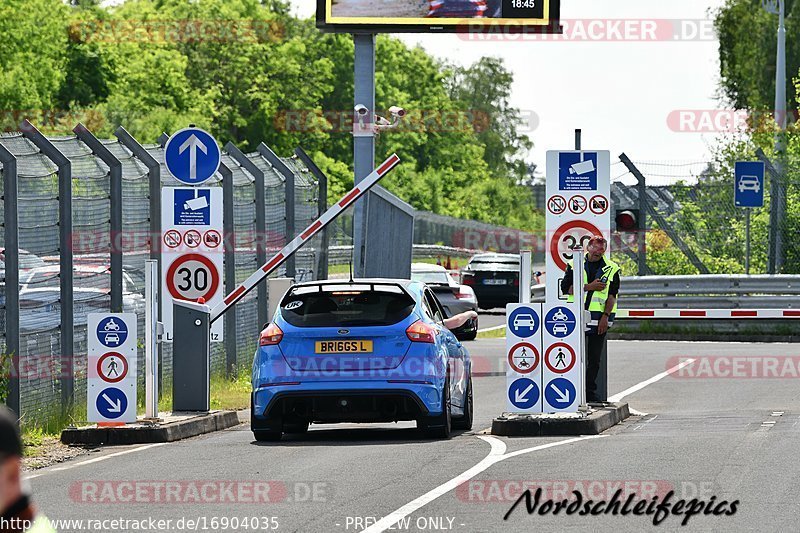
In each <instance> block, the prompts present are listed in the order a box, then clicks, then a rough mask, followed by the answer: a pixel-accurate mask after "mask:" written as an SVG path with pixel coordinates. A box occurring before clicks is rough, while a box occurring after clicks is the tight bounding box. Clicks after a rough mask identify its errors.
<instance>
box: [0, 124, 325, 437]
mask: <svg viewBox="0 0 800 533" xmlns="http://www.w3.org/2000/svg"><path fill="white" fill-rule="evenodd" d="M77 130H78V128H76V131H77ZM123 131H124V130H123ZM84 135H86V134H84ZM88 135H89V136H90V137H91V139H94V137H93V136H91V134H90V133H89V134H88ZM117 135H118V139H114V140H102V141H97V140H96V139H94V141H97V142H98V144H99V145H101V147H103V148H105V149H107V150H108V152H110V154H111V158H112V159H113V160H114V161H113V164H114V165H119V167H120V168H121V172H120V174H121V180H120V184H121V190H120V191H119V192H115V189H114V183H115V181H114V175H113V172H112V171H111V169H110V167H109V165H108V164H107V163H106V162H104V160H103V158H102V157H101V155H100V154H99V153H97V152H98V151H100V150H102V148H96V149H95V150H93V149H92V148H90V147H89V146H88V145H87V142H89V141H88V140H87V142H84V140H82V139H84V137H82V136H81V134H80V133H79V134H78V135H77V136H69V137H54V138H45V137H43V136H42V135H41V134H40V133H39V132H38V130H36V129H35V128H32V127H31V128H30V129H29V130H25V131H24V132H22V133H4V134H0V164H2V167H0V172H2V178H3V179H2V180H0V187H2V196H3V202H2V203H1V204H0V205H2V207H0V209H2V213H3V216H2V217H0V224H2V228H1V229H2V231H0V248H2V250H0V259H2V274H0V276H2V278H1V279H2V283H0V323H1V325H2V327H0V343H1V344H2V354H3V356H2V359H0V364H2V365H3V366H4V368H3V370H4V372H3V374H2V375H3V381H2V382H0V399H2V400H3V401H4V402H6V403H8V404H9V405H10V406H11V407H13V408H14V409H16V410H17V411H18V412H19V413H20V416H21V418H22V420H23V423H25V424H32V425H45V426H46V425H48V424H49V423H50V422H51V421H52V422H53V424H52V425H56V424H59V423H63V421H65V420H66V421H73V422H75V423H80V422H82V421H84V420H85V418H86V416H85V403H86V361H87V359H86V353H87V331H86V323H87V315H88V313H92V312H109V311H112V310H114V311H125V312H135V313H136V314H137V318H138V322H139V323H138V331H139V337H140V339H139V350H138V359H139V360H138V365H137V368H138V379H139V382H140V387H141V388H142V390H143V386H144V368H145V365H144V343H143V337H144V308H145V297H144V269H145V261H146V260H147V259H149V258H151V257H158V254H159V252H158V248H159V245H160V239H161V236H160V231H159V230H156V231H154V228H159V227H160V224H159V221H160V213H156V212H154V211H153V209H154V206H157V205H159V204H160V193H161V191H160V189H161V187H173V186H182V184H181V183H179V182H178V181H177V180H175V179H174V178H172V176H171V175H170V174H169V172H168V171H167V170H166V167H165V166H164V149H163V143H164V142H165V141H166V137H162V139H160V141H161V143H159V144H151V145H140V144H139V143H138V142H136V141H135V140H134V139H132V138H130V137H129V136H126V135H121V134H120V132H119V131H118V132H117ZM89 144H91V143H89ZM137 154H138V155H137ZM6 156H7V157H6ZM244 157H246V158H247V160H248V161H249V162H251V163H252V164H253V165H255V167H256V169H257V170H259V171H261V172H263V174H264V188H263V191H258V190H257V188H256V179H255V177H254V175H253V174H252V173H250V172H248V171H247V170H246V168H244V166H243V165H242V164H240V163H241V162H240V161H238V160H237V159H236V158H234V157H232V155H231V154H230V153H227V152H224V153H223V157H222V164H221V166H224V167H226V168H227V169H229V170H230V172H231V176H232V178H233V179H232V180H230V184H229V185H230V186H231V187H232V191H233V198H234V202H233V203H234V206H233V210H232V212H233V221H232V224H231V225H230V226H228V227H232V231H233V234H234V239H225V242H226V243H229V242H230V243H231V244H230V245H231V246H233V247H234V250H233V257H234V260H235V269H234V272H235V279H232V280H227V279H226V280H225V282H226V283H225V285H226V286H228V282H229V281H230V286H235V285H237V284H238V283H240V282H242V281H243V280H244V279H245V278H246V277H247V276H248V275H249V274H250V273H252V272H253V271H254V270H256V268H257V267H258V258H257V246H258V244H259V243H263V244H264V248H265V253H266V254H270V253H275V252H277V251H278V250H279V249H280V248H281V247H282V246H283V245H284V244H285V243H286V242H287V238H291V237H293V236H294V234H292V235H288V234H287V229H292V228H294V230H302V229H303V228H305V227H306V226H307V225H309V224H310V223H311V222H312V221H313V220H314V219H315V218H316V217H317V216H318V214H319V213H318V203H317V198H318V183H317V182H316V181H315V180H314V179H313V177H312V176H311V175H310V173H309V172H308V170H307V169H305V167H304V166H303V165H302V163H300V162H299V161H296V160H295V159H294V158H280V161H281V162H282V163H283V165H278V166H279V167H280V168H276V165H273V164H272V163H270V162H269V161H268V160H267V159H266V158H265V157H264V155H262V153H261V152H254V153H251V154H247V155H246V156H244ZM151 158H152V160H151ZM106 160H108V159H106ZM153 160H154V162H155V165H154V168H150V167H149V166H148V161H153ZM151 166H152V165H151ZM287 172H288V173H289V174H287ZM154 176H155V178H154ZM287 182H288V183H291V184H293V190H289V191H287V187H286V183H287ZM8 183H12V184H14V186H15V187H16V190H17V195H16V201H14V195H9V194H7V191H6V185H7V184H8ZM204 186H210V187H223V186H226V184H225V183H223V180H222V176H221V174H220V173H218V174H217V175H215V176H214V177H213V178H212V179H211V180H209V182H207V183H206V184H204ZM260 194H263V198H264V202H263V204H264V216H263V220H264V224H263V227H259V225H258V223H257V220H258V218H259V217H258V216H257V209H258V207H257V204H258V202H257V201H256V199H257V197H258V195H260ZM290 194H291V195H292V196H293V197H294V202H287V198H289V195H290ZM156 197H157V198H158V199H159V201H158V202H154V201H153V200H154V199H155V198H156ZM9 210H13V211H14V212H16V215H17V222H16V224H15V226H16V227H9V226H8V225H7V221H8V220H9V217H8V216H7V214H8V212H9ZM115 217H117V218H116V219H117V220H121V231H114V230H113V227H114V220H115ZM287 221H290V222H291V223H289V224H287ZM67 222H68V223H67ZM15 235H16V236H17V245H16V246H14V242H13V240H14V239H13V237H14V236H15ZM9 236H11V237H12V238H11V239H8V237H9ZM7 240H8V241H9V244H10V246H9V248H8V249H6V241H7ZM318 251H319V250H318V246H316V245H314V244H311V245H310V246H308V247H307V248H306V249H304V250H302V251H301V253H300V254H298V256H297V257H296V258H295V263H294V265H293V266H286V265H285V266H283V267H282V268H281V269H280V270H279V271H278V272H276V273H274V274H273V276H289V277H297V278H302V279H306V280H307V279H315V278H316V277H317V273H316V272H315V269H316V266H315V265H316V254H317V253H318ZM115 253H117V254H119V255H121V260H122V261H121V263H120V264H121V265H122V267H121V273H115V269H114V268H113V266H112V265H113V264H114V259H113V258H114V255H115ZM15 259H16V261H15ZM7 262H10V263H12V264H13V263H15V262H16V263H17V264H18V269H15V271H18V277H19V279H18V282H16V283H13V284H9V283H7V282H6V274H7V272H6V268H5V267H6V263H7ZM65 269H66V270H65ZM65 273H67V275H65ZM120 274H121V275H120ZM11 277H12V278H13V277H14V276H11ZM69 281H71V283H68V282H69ZM65 283H66V285H65ZM15 294H16V295H18V301H19V306H18V307H19V310H18V312H17V311H16V310H15V309H13V307H15V306H12V308H8V309H7V301H8V300H9V299H12V300H13V297H14V295H15ZM162 294H163V291H162ZM115 298H118V300H119V302H120V304H119V305H118V307H119V309H114V307H115V304H114V302H115V301H116V300H115ZM165 300H166V299H165ZM260 307H263V308H264V309H266V307H267V302H266V301H263V302H262V301H259V297H258V292H257V291H253V292H252V293H251V294H249V295H248V296H247V297H246V298H245V299H243V300H242V301H241V302H239V303H238V304H237V306H236V322H235V330H234V331H228V330H227V329H226V331H225V337H226V338H228V339H234V342H231V343H215V344H214V345H213V349H212V369H213V371H214V372H224V371H225V370H226V361H231V360H233V361H235V364H236V366H249V364H250V362H251V361H252V356H253V352H254V350H255V346H256V342H257V335H258V331H259V330H260V327H261V324H260V323H259V320H258V316H259V308H260ZM65 318H67V320H66V321H65V320H64V319H65ZM161 346H162V348H161V351H162V354H161V362H162V364H161V372H162V376H163V378H162V386H163V387H164V389H166V390H169V389H170V388H171V381H172V380H171V376H172V345H171V344H170V343H163V344H162V345H161ZM231 350H233V352H234V353H232V354H231V353H229V352H230V351H231ZM228 370H229V369H228ZM140 399H143V394H140Z"/></svg>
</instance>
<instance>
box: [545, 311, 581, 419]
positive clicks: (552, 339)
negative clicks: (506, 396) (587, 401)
mask: <svg viewBox="0 0 800 533" xmlns="http://www.w3.org/2000/svg"><path fill="white" fill-rule="evenodd" d="M542 312H543V314H544V323H543V324H542V353H543V355H542V365H541V368H542V383H543V386H542V411H543V412H545V413H556V412H576V411H577V410H578V406H579V405H580V404H581V403H582V401H583V382H584V376H583V373H584V372H583V362H582V361H583V358H582V355H581V354H582V353H583V352H582V344H583V342H584V335H583V332H582V331H580V326H579V322H578V318H579V317H580V306H579V303H578V302H572V303H566V302H557V303H546V304H544V306H543V309H542ZM557 378H559V379H562V380H563V381H559V382H556V385H555V388H553V387H551V384H552V383H553V380H555V379H557ZM564 381H566V382H569V383H570V384H571V386H570V387H567V386H565V385H564ZM556 389H557V390H558V391H560V392H556ZM567 397H569V399H570V401H566V400H565V399H566V398H567ZM551 400H552V401H551Z"/></svg>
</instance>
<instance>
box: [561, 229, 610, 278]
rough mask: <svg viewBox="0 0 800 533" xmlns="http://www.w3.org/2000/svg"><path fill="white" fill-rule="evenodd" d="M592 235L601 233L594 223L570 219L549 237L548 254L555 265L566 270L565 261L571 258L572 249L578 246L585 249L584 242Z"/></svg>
mask: <svg viewBox="0 0 800 533" xmlns="http://www.w3.org/2000/svg"><path fill="white" fill-rule="evenodd" d="M592 235H602V233H601V232H600V230H599V229H597V228H596V227H595V226H594V224H592V223H590V222H586V221H585V220H571V221H569V222H566V223H564V224H562V225H561V227H559V228H558V229H557V230H556V231H555V233H553V237H552V239H550V255H551V256H553V261H555V262H556V266H557V267H558V268H560V269H561V270H562V271H563V270H567V262H568V261H570V260H571V259H572V250H574V249H575V248H577V247H578V246H581V247H583V248H584V249H586V243H587V242H588V241H589V238H590V237H591V236H592Z"/></svg>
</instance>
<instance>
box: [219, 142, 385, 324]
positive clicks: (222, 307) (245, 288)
mask: <svg viewBox="0 0 800 533" xmlns="http://www.w3.org/2000/svg"><path fill="white" fill-rule="evenodd" d="M398 163H400V158H399V157H397V154H392V155H391V156H390V157H389V158H388V159H387V160H386V161H384V162H383V163H381V164H380V166H378V168H376V169H375V170H373V171H372V172H370V173H369V174H368V175H367V176H366V177H365V178H364V179H363V180H361V181H360V182H359V184H358V185H356V186H355V187H353V189H352V190H351V191H350V192H348V193H347V194H345V195H344V196H343V197H342V199H341V200H339V201H338V202H336V203H335V204H333V206H331V207H330V208H329V209H328V210H327V211H325V212H324V213H323V214H322V216H320V217H319V218H318V219H317V220H315V221H314V222H312V223H311V225H310V226H308V227H307V228H306V229H305V231H303V232H302V233H301V234H300V235H298V236H297V237H295V238H294V239H293V240H292V241H291V242H290V243H288V244H287V245H286V246H284V247H283V248H282V249H281V251H280V252H278V253H277V254H275V255H274V256H273V257H272V259H270V260H269V261H267V262H266V263H264V265H262V266H261V268H259V269H258V270H256V271H255V272H253V273H252V274H251V275H250V277H249V278H247V279H246V280H244V282H243V283H242V284H241V285H239V286H238V287H236V289H235V290H234V291H233V292H231V293H230V294H229V295H227V296H226V297H225V298H223V300H222V302H221V303H219V304H217V305H216V306H215V307H214V308H213V309H212V310H211V322H212V323H213V322H214V321H215V320H217V319H218V318H219V317H220V316H222V315H223V314H224V313H225V311H227V310H228V309H230V308H231V306H233V305H234V304H235V303H236V302H238V301H239V300H241V299H242V298H243V297H244V295H245V294H247V293H248V292H250V291H251V290H252V289H253V288H254V287H255V286H256V285H258V282H260V281H261V280H263V279H264V278H266V277H267V276H268V275H269V274H270V273H271V272H272V271H274V270H275V269H276V268H278V267H279V266H281V264H282V263H283V262H284V261H286V259H287V258H288V257H289V256H290V255H292V254H293V253H295V252H296V251H297V250H298V249H299V248H300V247H301V246H303V245H304V244H305V243H306V242H307V241H309V240H310V239H311V238H313V237H314V235H316V234H317V233H319V231H320V230H321V229H322V228H324V227H325V226H327V225H328V224H330V223H331V222H333V221H334V219H335V218H336V217H337V216H339V215H340V214H341V213H342V211H344V210H345V209H347V208H348V207H349V206H350V205H351V204H352V203H353V202H355V201H356V200H358V199H359V198H361V197H362V196H363V195H364V194H366V192H367V191H369V190H370V188H371V187H372V186H373V185H375V184H376V183H378V182H379V181H380V180H381V178H383V177H384V176H385V175H386V174H388V173H389V171H391V170H392V169H393V168H394V167H396V166H397V164H398Z"/></svg>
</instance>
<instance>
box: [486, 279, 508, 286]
mask: <svg viewBox="0 0 800 533" xmlns="http://www.w3.org/2000/svg"><path fill="white" fill-rule="evenodd" d="M483 284H484V285H505V284H506V280H504V279H485V280H483Z"/></svg>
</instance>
